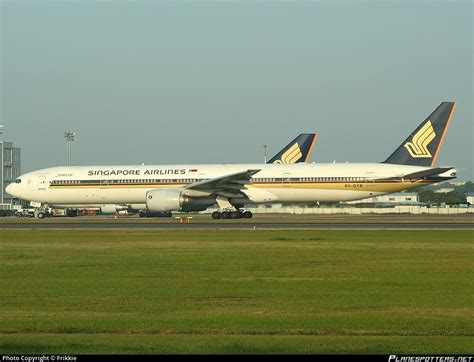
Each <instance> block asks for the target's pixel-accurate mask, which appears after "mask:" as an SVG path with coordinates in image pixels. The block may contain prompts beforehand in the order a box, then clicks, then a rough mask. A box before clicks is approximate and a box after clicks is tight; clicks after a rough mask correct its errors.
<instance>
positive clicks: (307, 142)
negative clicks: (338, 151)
mask: <svg viewBox="0 0 474 362" xmlns="http://www.w3.org/2000/svg"><path fill="white" fill-rule="evenodd" d="M317 138H318V134H317V133H302V134H300V135H299V136H298V137H296V138H295V139H294V140H293V141H291V142H290V143H289V144H288V145H287V146H286V147H285V148H283V149H282V150H281V151H280V152H278V153H277V154H276V155H275V156H273V157H272V158H271V159H270V161H268V162H267V163H286V164H288V163H299V162H306V161H307V160H308V157H309V155H310V154H311V151H312V149H313V146H314V142H315V141H316V139H317Z"/></svg>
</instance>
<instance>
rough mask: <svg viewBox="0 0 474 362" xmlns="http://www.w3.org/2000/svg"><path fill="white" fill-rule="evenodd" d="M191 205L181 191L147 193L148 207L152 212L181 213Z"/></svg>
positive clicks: (164, 190)
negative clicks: (186, 206)
mask: <svg viewBox="0 0 474 362" xmlns="http://www.w3.org/2000/svg"><path fill="white" fill-rule="evenodd" d="M187 203H189V198H188V197H187V196H185V195H183V193H182V192H181V190H173V189H161V190H151V191H148V192H147V193H146V207H147V209H148V210H150V211H179V210H181V207H182V206H183V205H186V204H187Z"/></svg>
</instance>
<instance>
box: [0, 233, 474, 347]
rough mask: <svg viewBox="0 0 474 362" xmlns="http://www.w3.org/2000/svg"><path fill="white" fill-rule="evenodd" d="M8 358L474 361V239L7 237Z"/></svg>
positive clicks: (1, 246) (3, 264) (0, 332)
mask: <svg viewBox="0 0 474 362" xmlns="http://www.w3.org/2000/svg"><path fill="white" fill-rule="evenodd" d="M0 255H1V258H0V268H1V278H0V290H1V294H0V353H2V354H6V353H10V354H11V353H22V354H25V353H30V354H38V353H47V354H50V353H68V354H76V353H383V354H388V353H398V354H401V353H410V354H417V353H418V354H419V353H424V354H472V353H474V293H473V291H474V267H473V260H474V233H473V232H472V231H410V232H408V231H212V230H210V231H206V230H203V231H194V230H193V231H133V232H126V231H125V232H124V231H87V230H82V231H41V230H39V231H6V230H0Z"/></svg>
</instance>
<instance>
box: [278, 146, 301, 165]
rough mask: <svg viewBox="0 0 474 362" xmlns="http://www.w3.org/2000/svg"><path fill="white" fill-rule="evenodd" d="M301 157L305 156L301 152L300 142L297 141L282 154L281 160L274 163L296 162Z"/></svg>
mask: <svg viewBox="0 0 474 362" xmlns="http://www.w3.org/2000/svg"><path fill="white" fill-rule="evenodd" d="M301 157H303V154H302V153H301V149H300V146H299V145H298V143H295V144H294V145H293V146H291V147H290V148H289V149H288V150H287V151H286V152H285V153H284V154H283V155H281V159H280V160H276V161H275V162H274V163H296V162H298V160H299V159H300V158H301Z"/></svg>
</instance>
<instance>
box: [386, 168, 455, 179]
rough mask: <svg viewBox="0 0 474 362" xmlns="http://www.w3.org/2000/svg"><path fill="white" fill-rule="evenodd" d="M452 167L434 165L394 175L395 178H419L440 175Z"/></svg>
mask: <svg viewBox="0 0 474 362" xmlns="http://www.w3.org/2000/svg"><path fill="white" fill-rule="evenodd" d="M452 169H453V168H452V167H436V168H430V169H428V170H423V171H417V172H412V173H409V174H406V175H403V176H400V177H395V178H397V179H399V178H403V179H406V180H413V179H420V178H425V177H430V176H436V175H440V174H442V173H445V172H447V171H449V170H452Z"/></svg>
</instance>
